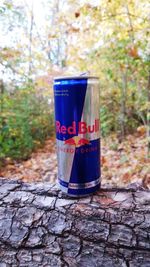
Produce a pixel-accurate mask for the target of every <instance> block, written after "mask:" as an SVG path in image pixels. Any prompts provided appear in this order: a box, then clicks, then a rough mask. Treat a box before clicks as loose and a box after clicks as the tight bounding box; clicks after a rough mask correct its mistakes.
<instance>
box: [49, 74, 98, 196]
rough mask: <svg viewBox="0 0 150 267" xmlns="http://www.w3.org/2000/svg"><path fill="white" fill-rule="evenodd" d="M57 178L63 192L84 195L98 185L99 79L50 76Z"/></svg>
mask: <svg viewBox="0 0 150 267" xmlns="http://www.w3.org/2000/svg"><path fill="white" fill-rule="evenodd" d="M54 103H55V127H56V146H57V159H58V180H59V184H60V188H61V190H62V191H63V192H65V193H66V194H68V195H70V196H76V197H78V196H84V195H88V194H91V193H94V192H95V191H97V190H98V189H99V188H100V122H99V79H98V78H97V77H93V76H78V77H61V78H55V79H54Z"/></svg>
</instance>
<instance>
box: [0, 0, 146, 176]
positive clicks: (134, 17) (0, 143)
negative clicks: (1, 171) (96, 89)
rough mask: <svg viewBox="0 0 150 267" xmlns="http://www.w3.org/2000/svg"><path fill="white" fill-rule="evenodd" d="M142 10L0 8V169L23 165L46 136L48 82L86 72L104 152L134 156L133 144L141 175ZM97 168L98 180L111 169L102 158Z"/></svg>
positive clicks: (30, 4)
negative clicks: (97, 100) (96, 100)
mask: <svg viewBox="0 0 150 267" xmlns="http://www.w3.org/2000/svg"><path fill="white" fill-rule="evenodd" d="M149 10H150V5H149V3H148V1H146V0H142V1H139V0H126V1H125V0H99V1H98V0H97V1H96V0H95V1H94V0H93V1H92V0H91V1H90V0H89V1H85V0H55V1H52V0H39V1H38V0H37V1H35V0H1V1H0V160H1V166H2V165H3V164H4V163H6V162H7V161H8V162H10V160H12V159H13V160H18V159H19V160H20V159H28V158H29V157H30V156H31V153H32V152H33V151H35V149H36V148H38V147H40V148H41V146H42V145H43V144H44V142H45V140H47V139H48V138H49V137H50V136H53V134H54V124H53V89H52V83H53V77H54V76H57V75H65V74H71V75H78V74H80V73H82V72H86V71H88V72H90V74H92V75H97V76H98V77H99V78H100V94H101V105H100V116H101V134H102V137H103V138H104V140H106V139H107V138H108V139H109V138H111V141H110V146H109V149H110V150H111V151H112V150H113V151H119V153H120V152H121V151H122V150H124V148H125V147H126V150H128V152H133V153H134V151H135V149H136V145H137V143H139V144H140V149H139V147H138V156H137V157H139V155H140V156H141V155H142V160H141V159H140V160H141V163H139V159H137V161H136V167H137V168H138V167H139V166H140V168H141V169H140V171H141V170H142V171H143V169H142V168H143V167H142V166H144V168H146V169H145V170H144V171H143V172H144V174H143V177H144V175H149V173H150V169H149V161H148V159H147V160H146V157H147V158H148V156H149V155H148V154H149V150H150V137H149V136H150V126H149V124H150V64H149V63H150V38H149V37H150V35H149V29H150V27H149V26H150V13H149ZM141 136H142V139H141ZM108 139H107V140H108ZM134 140H136V142H134ZM104 142H105V141H104ZM121 142H126V143H123V144H124V146H123V145H122V146H121V145H120V143H121ZM133 142H134V144H133ZM106 143H107V144H108V143H109V142H106ZM131 148H132V151H131ZM109 149H108V150H109ZM104 150H105V148H104ZM108 150H107V153H108ZM133 150H134V151H133ZM105 152H106V151H104V154H105ZM126 152H127V151H126ZM109 157H110V160H111V158H112V157H114V155H112V154H111V153H109V155H108V158H109ZM134 159H135V156H133V155H132V156H131V157H129V156H128V157H127V156H126V154H123V155H122V157H121V159H119V160H121V163H120V164H126V163H127V162H128V163H129V161H131V162H132V163H133V160H134ZM119 162H120V161H119ZM132 163H131V164H132ZM102 164H103V165H104V172H105V171H108V169H109V167H111V166H110V164H109V165H107V157H105V155H104V156H102ZM146 164H147V165H146ZM146 166H147V167H146ZM115 168H116V166H115ZM125 168H127V166H126V167H125ZM134 170H135V168H134ZM138 171H139V169H138ZM107 174H108V172H107ZM108 176H109V175H108ZM128 176H129V175H126V176H125V178H129V177H128ZM132 176H133V173H132ZM146 177H148V176H146Z"/></svg>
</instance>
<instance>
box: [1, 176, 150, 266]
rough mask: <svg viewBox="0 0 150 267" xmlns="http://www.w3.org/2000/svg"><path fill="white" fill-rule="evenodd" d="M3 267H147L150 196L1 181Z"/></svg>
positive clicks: (141, 192) (140, 192)
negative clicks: (75, 195) (73, 193)
mask: <svg viewBox="0 0 150 267" xmlns="http://www.w3.org/2000/svg"><path fill="white" fill-rule="evenodd" d="M0 266H1V267H17V266H18V267H27V266H28V267H31V266H32V267H39V266H40V267H61V266H64V267H67V266H70V267H76V266H77V267H121V266H123V267H129V266H130V267H149V266H150V193H149V191H147V190H143V189H142V188H141V189H140V188H139V189H137V190H135V189H132V188H130V189H101V190H100V191H99V192H98V193H96V194H95V195H93V196H89V197H85V198H80V199H71V198H69V197H67V196H65V195H63V194H62V193H61V192H60V191H59V189H58V188H57V186H56V185H52V184H42V183H39V184H27V183H23V182H20V181H13V180H3V179H1V180H0Z"/></svg>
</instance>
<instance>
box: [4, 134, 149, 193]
mask: <svg viewBox="0 0 150 267" xmlns="http://www.w3.org/2000/svg"><path fill="white" fill-rule="evenodd" d="M146 143H147V142H146V137H145V134H139V133H135V134H134V135H128V136H127V137H126V139H125V141H124V142H122V143H119V142H118V140H117V138H116V136H115V135H111V136H110V137H107V138H105V139H102V141H101V165H102V167H101V170H102V185H103V186H110V187H112V186H113V187H124V186H130V185H131V184H132V185H135V186H137V185H140V186H142V187H145V188H148V189H150V159H147V158H146V155H147V144H146ZM0 177H5V178H13V179H22V180H23V181H26V182H33V181H40V182H50V183H53V182H55V181H56V178H57V158H56V149H55V138H51V139H48V140H47V141H46V143H45V146H44V147H43V148H40V149H38V150H37V151H36V152H34V153H32V155H31V157H30V159H28V160H26V161H20V162H17V161H11V160H10V159H9V158H7V159H6V165H5V167H3V168H1V169H0Z"/></svg>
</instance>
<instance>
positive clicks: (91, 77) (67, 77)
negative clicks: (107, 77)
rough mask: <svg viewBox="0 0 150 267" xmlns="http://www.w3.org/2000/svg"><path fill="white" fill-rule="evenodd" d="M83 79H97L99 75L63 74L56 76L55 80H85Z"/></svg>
mask: <svg viewBox="0 0 150 267" xmlns="http://www.w3.org/2000/svg"><path fill="white" fill-rule="evenodd" d="M83 79H95V80H99V77H97V76H81V75H80V76H61V77H54V81H57V80H83Z"/></svg>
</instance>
